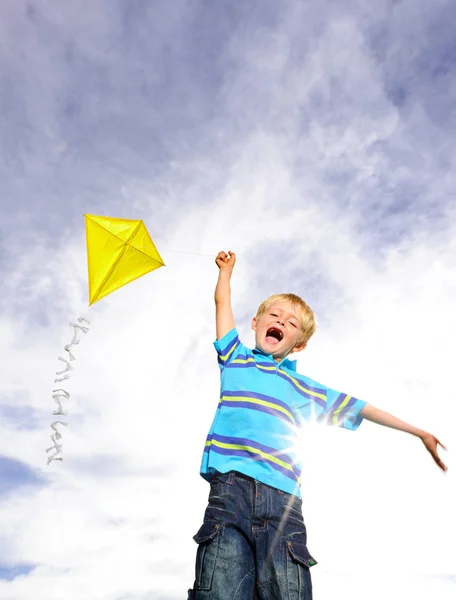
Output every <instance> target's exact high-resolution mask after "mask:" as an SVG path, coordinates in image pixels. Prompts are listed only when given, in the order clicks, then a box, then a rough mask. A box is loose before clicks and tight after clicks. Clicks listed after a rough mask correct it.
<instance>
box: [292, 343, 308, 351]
mask: <svg viewBox="0 0 456 600" xmlns="http://www.w3.org/2000/svg"><path fill="white" fill-rule="evenodd" d="M306 346H307V342H304V343H303V344H296V346H295V347H294V348H293V352H301V350H304V348H305V347H306Z"/></svg>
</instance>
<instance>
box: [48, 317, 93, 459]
mask: <svg viewBox="0 0 456 600" xmlns="http://www.w3.org/2000/svg"><path fill="white" fill-rule="evenodd" d="M82 323H86V325H82ZM90 324H91V323H90V321H89V320H88V319H87V318H86V317H78V318H77V323H75V322H71V321H70V327H72V328H73V338H72V340H71V342H70V343H69V344H66V346H64V350H65V351H66V352H67V353H68V359H66V358H63V357H62V356H59V357H58V360H60V361H61V362H63V363H65V368H64V369H63V370H62V371H56V373H55V374H56V375H58V376H59V377H57V378H56V379H54V383H61V382H62V381H65V380H67V379H70V377H71V375H72V371H73V365H72V364H71V363H72V362H73V361H75V360H76V359H75V357H74V355H73V353H72V352H71V348H72V347H73V346H77V345H78V344H79V342H80V341H81V340H80V338H79V335H80V333H84V334H86V333H88V332H89V327H88V326H87V325H90ZM52 399H53V400H54V402H55V403H56V404H57V407H56V409H55V410H54V411H53V412H52V414H53V415H56V416H61V415H62V416H66V415H68V411H67V410H65V408H64V406H63V402H64V401H65V400H69V399H70V393H69V392H67V391H66V390H64V389H63V388H57V389H55V390H52ZM59 425H63V426H64V427H67V425H68V423H65V421H54V422H53V423H52V424H51V429H52V430H53V433H52V435H51V436H50V438H51V440H52V442H53V445H52V446H50V447H49V448H46V453H47V454H49V453H50V452H52V451H54V454H49V456H48V461H47V464H48V465H49V464H50V463H51V462H52V461H53V460H60V461H62V460H63V458H62V444H60V443H59V440H61V439H62V434H61V433H60V431H59V430H58V426H59Z"/></svg>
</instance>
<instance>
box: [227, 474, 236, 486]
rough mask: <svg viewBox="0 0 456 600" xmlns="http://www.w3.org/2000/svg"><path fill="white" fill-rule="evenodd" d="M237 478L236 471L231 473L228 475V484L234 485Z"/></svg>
mask: <svg viewBox="0 0 456 600" xmlns="http://www.w3.org/2000/svg"><path fill="white" fill-rule="evenodd" d="M235 477H236V473H235V471H230V472H229V473H228V479H227V480H226V483H227V484H228V485H233V483H234V479H235Z"/></svg>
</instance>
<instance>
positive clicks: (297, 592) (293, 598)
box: [287, 534, 317, 600]
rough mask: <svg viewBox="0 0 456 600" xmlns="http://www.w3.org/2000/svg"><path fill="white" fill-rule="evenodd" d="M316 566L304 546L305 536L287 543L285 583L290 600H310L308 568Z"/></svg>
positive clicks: (298, 536)
mask: <svg viewBox="0 0 456 600" xmlns="http://www.w3.org/2000/svg"><path fill="white" fill-rule="evenodd" d="M316 564H317V561H316V560H315V559H314V558H313V557H312V556H311V554H310V552H309V550H308V549H307V546H306V541H305V534H304V535H297V536H295V537H294V538H293V539H290V540H288V541H287V583H288V594H289V598H290V600H311V599H312V580H311V577H310V571H309V569H310V567H313V566H314V565H316Z"/></svg>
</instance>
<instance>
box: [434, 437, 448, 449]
mask: <svg viewBox="0 0 456 600" xmlns="http://www.w3.org/2000/svg"><path fill="white" fill-rule="evenodd" d="M435 441H436V442H437V444H438V445H439V446H442V448H443V449H444V450H447V447H446V446H444V445H443V444H442V442H439V440H438V439H437V438H435Z"/></svg>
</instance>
